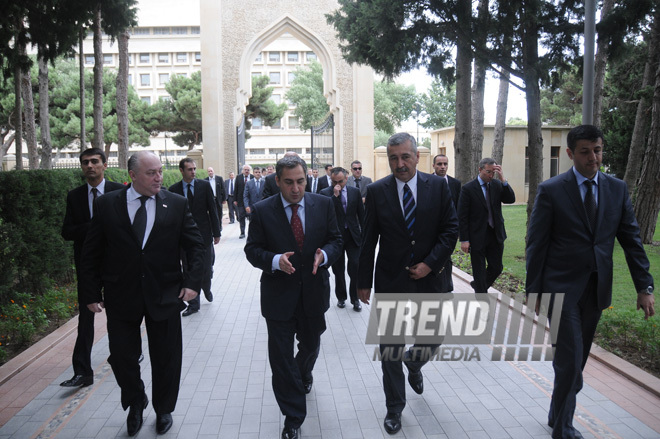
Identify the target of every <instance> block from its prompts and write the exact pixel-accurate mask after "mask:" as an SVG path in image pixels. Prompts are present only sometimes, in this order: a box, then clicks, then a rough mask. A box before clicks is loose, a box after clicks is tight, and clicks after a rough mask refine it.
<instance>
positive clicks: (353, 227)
mask: <svg viewBox="0 0 660 439" xmlns="http://www.w3.org/2000/svg"><path fill="white" fill-rule="evenodd" d="M347 176H348V171H346V169H344V168H333V169H332V183H333V186H332V187H327V188H325V189H323V190H322V191H321V195H325V196H327V197H331V198H332V202H333V204H334V206H335V214H336V216H337V223H338V224H339V230H340V231H341V233H342V241H343V242H344V246H343V249H342V251H341V253H340V255H339V258H337V262H335V263H334V264H332V272H333V273H334V274H335V295H336V296H337V306H338V307H339V308H344V307H345V306H346V298H347V294H346V277H345V273H344V272H345V270H346V259H345V258H344V252H346V256H347V257H348V276H349V277H350V284H349V294H350V297H351V304H353V311H358V312H359V311H362V305H360V301H359V300H358V297H357V271H358V259H359V258H360V245H361V244H362V228H363V227H364V204H363V203H362V196H361V195H360V190H359V189H357V188H354V187H348V186H347V185H346V177H347Z"/></svg>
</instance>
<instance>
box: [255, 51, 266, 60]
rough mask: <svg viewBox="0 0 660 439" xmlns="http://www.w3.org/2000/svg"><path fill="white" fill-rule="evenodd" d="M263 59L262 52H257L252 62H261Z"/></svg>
mask: <svg viewBox="0 0 660 439" xmlns="http://www.w3.org/2000/svg"><path fill="white" fill-rule="evenodd" d="M263 60H264V54H263V52H259V55H257V57H256V58H255V59H254V62H263Z"/></svg>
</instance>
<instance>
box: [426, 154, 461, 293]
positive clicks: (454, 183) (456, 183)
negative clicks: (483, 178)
mask: <svg viewBox="0 0 660 439" xmlns="http://www.w3.org/2000/svg"><path fill="white" fill-rule="evenodd" d="M448 168H449V158H447V156H446V155H444V154H438V155H436V156H435V157H433V170H434V171H435V175H437V176H438V177H440V178H444V179H445V181H446V182H447V184H448V185H449V192H450V193H451V199H452V201H453V202H454V207H455V208H456V209H458V199H459V198H460V196H461V182H460V180H458V179H456V178H454V177H451V176H449V175H447V169H448ZM451 270H452V265H451V258H449V260H448V261H447V263H446V264H445V269H444V270H443V271H442V277H443V283H444V292H447V293H448V292H451V291H454V279H453V278H452V273H451Z"/></svg>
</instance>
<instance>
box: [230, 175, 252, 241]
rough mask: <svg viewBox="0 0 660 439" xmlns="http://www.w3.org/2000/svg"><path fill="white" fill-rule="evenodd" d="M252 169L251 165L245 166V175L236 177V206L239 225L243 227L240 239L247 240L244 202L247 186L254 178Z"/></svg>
mask: <svg viewBox="0 0 660 439" xmlns="http://www.w3.org/2000/svg"><path fill="white" fill-rule="evenodd" d="M250 172H252V167H251V166H250V165H243V173H242V174H240V175H239V176H237V177H236V187H235V188H234V189H235V190H236V191H235V192H234V206H235V207H236V212H237V213H238V223H239V225H240V226H241V234H240V235H239V238H240V239H243V238H245V214H246V212H245V203H244V202H243V195H244V194H245V184H246V183H247V182H248V181H250V180H252V179H253V178H254V176H253V175H251V174H250Z"/></svg>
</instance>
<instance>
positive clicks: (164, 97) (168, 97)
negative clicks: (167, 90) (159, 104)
mask: <svg viewBox="0 0 660 439" xmlns="http://www.w3.org/2000/svg"><path fill="white" fill-rule="evenodd" d="M158 100H159V101H164V102H170V101H171V100H172V96H159V97H158Z"/></svg>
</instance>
